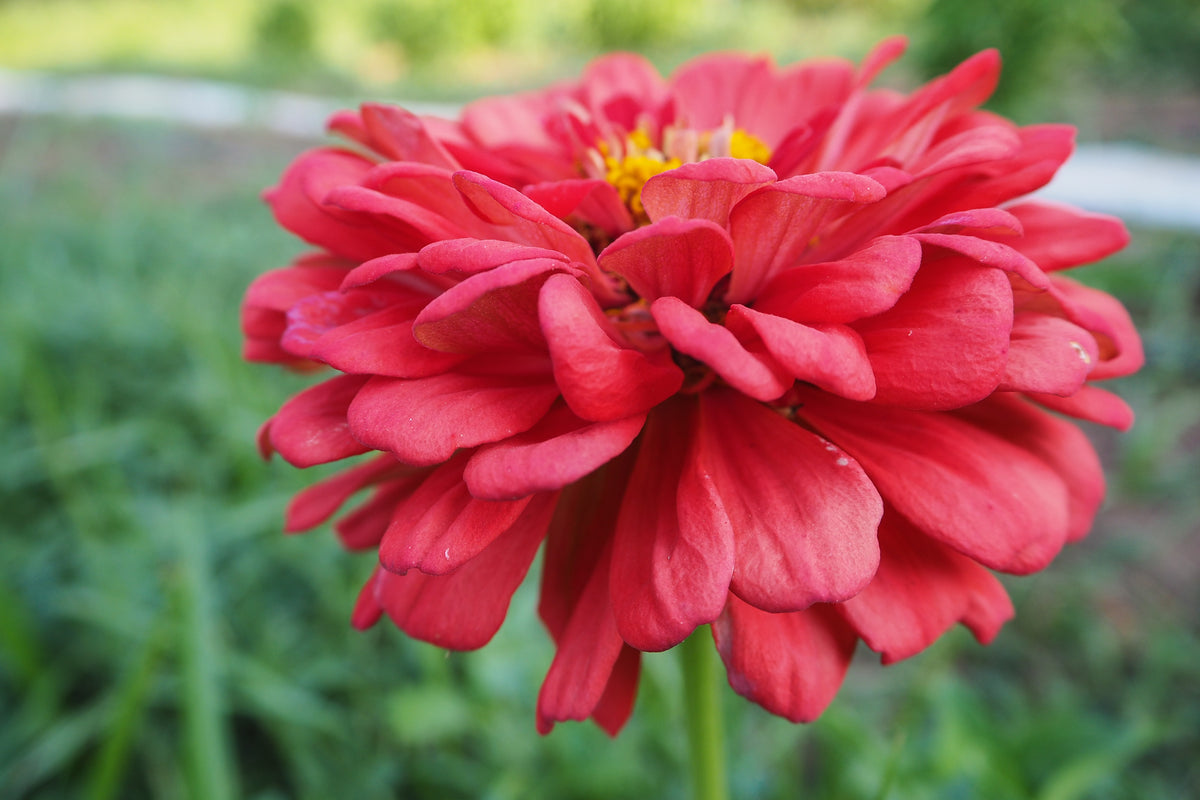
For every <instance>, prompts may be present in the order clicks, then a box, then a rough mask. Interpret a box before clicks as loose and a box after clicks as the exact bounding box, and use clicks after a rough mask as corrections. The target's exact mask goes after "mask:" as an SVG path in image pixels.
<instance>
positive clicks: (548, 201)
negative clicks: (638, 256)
mask: <svg viewBox="0 0 1200 800" xmlns="http://www.w3.org/2000/svg"><path fill="white" fill-rule="evenodd" d="M522 193H523V194H524V195H525V196H526V197H528V198H529V199H530V200H533V201H534V202H535V203H537V204H538V205H540V206H541V207H542V208H544V209H546V210H547V211H549V212H550V213H551V214H553V215H554V216H556V217H558V218H559V219H561V220H566V219H567V218H568V217H571V216H572V215H574V216H576V217H578V218H581V219H583V220H585V221H586V222H589V223H591V224H592V225H595V226H596V227H598V228H600V229H601V230H602V231H604V232H605V233H607V234H609V235H612V236H615V235H618V234H620V233H622V232H623V231H627V230H629V229H630V228H632V227H633V217H632V216H630V214H629V209H628V208H626V207H625V204H624V203H623V202H622V201H621V195H620V194H618V193H617V190H616V189H615V188H613V185H612V184H611V183H609V182H608V181H606V180H603V179H601V178H577V179H574V180H565V181H550V182H548V183H538V184H534V185H533V186H526V187H525V188H524V189H523V190H522Z"/></svg>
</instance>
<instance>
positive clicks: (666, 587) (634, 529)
mask: <svg viewBox="0 0 1200 800" xmlns="http://www.w3.org/2000/svg"><path fill="white" fill-rule="evenodd" d="M685 403H686V404H685ZM695 426H696V411H695V407H694V406H693V405H692V404H691V403H690V402H688V401H681V402H678V403H676V404H673V405H672V406H665V407H663V408H662V409H658V410H656V411H655V413H654V414H652V415H651V416H650V418H649V419H648V420H647V422H646V430H645V431H644V432H643V434H642V437H641V445H640V450H639V452H638V460H637V465H636V466H635V467H634V470H633V476H632V477H631V478H630V480H629V485H628V487H626V489H625V497H624V499H623V501H622V503H621V512H620V515H619V516H618V517H617V525H616V529H615V533H614V539H613V553H612V577H611V581H610V592H611V594H612V607H613V615H614V616H615V618H616V624H617V629H618V630H619V631H620V633H621V638H622V639H624V640H625V641H626V642H628V643H629V644H630V645H632V646H633V647H636V648H637V649H638V650H650V651H659V650H666V649H667V648H669V647H674V646H675V645H677V644H679V643H680V642H682V641H683V640H684V639H686V638H687V637H688V635H689V634H690V633H691V632H692V631H693V630H695V628H696V626H697V625H703V624H705V623H708V622H712V621H713V620H714V619H716V617H717V615H718V614H720V613H721V608H722V607H723V606H724V604H725V596H726V594H727V593H728V591H729V580H730V578H731V577H732V575H733V566H734V550H733V531H732V529H731V527H730V523H729V519H728V518H727V517H726V515H725V513H724V510H723V508H722V505H721V499H720V498H719V497H718V496H717V493H716V489H715V486H714V484H713V481H712V478H711V477H710V476H709V475H708V473H707V472H706V470H705V469H704V467H703V466H702V465H700V464H698V463H697V462H696V461H695V459H693V458H691V457H689V455H688V450H689V447H690V444H689V443H690V442H691V441H692V440H693V439H694V436H695Z"/></svg>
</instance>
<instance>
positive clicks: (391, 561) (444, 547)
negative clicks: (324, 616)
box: [379, 454, 536, 575]
mask: <svg viewBox="0 0 1200 800" xmlns="http://www.w3.org/2000/svg"><path fill="white" fill-rule="evenodd" d="M467 458H468V456H466V455H465V454H460V455H459V457H457V458H454V459H452V460H451V461H449V462H447V463H445V464H443V465H441V466H440V467H438V468H437V469H436V470H434V471H433V472H432V473H430V475H429V476H428V477H427V478H426V479H425V480H424V482H422V483H421V485H420V487H418V488H417V489H416V491H414V492H413V493H412V494H411V495H410V496H409V497H408V499H407V500H405V501H404V502H403V503H401V504H400V505H399V506H398V507H397V508H396V510H395V513H394V514H393V516H392V521H391V524H390V525H388V529H387V532H386V533H385V534H384V536H383V541H382V542H381V543H380V545H379V563H381V564H382V565H383V566H384V568H385V569H388V570H390V571H392V572H399V573H402V574H403V573H404V572H407V571H408V570H410V569H418V570H420V571H421V572H424V573H426V574H429V575H444V574H446V573H447V572H453V571H454V570H456V569H458V568H459V567H460V566H462V564H463V563H464V562H466V561H469V560H471V559H472V558H474V557H475V556H476V555H478V553H479V551H481V550H483V548H485V547H487V546H488V545H489V544H491V543H492V542H493V541H495V539H496V538H497V537H498V536H500V535H501V534H502V533H504V532H505V531H506V530H508V529H509V528H511V527H512V526H513V525H516V524H523V523H522V522H519V521H518V518H519V517H521V516H522V514H523V513H524V512H525V510H526V507H527V506H529V505H530V497H522V498H520V499H518V500H512V501H503V502H501V501H491V500H478V499H476V498H474V497H472V496H471V494H470V492H468V491H467V487H466V484H464V483H463V480H462V473H463V466H464V465H465V463H466V460H467ZM534 510H535V511H536V508H535V509H534Z"/></svg>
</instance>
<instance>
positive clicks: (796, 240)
mask: <svg viewBox="0 0 1200 800" xmlns="http://www.w3.org/2000/svg"><path fill="white" fill-rule="evenodd" d="M647 186H649V184H647ZM885 194H886V192H885V190H884V188H883V186H881V185H880V184H879V183H877V182H876V181H874V180H873V179H871V178H868V177H867V176H865V175H858V174H855V173H852V172H820V173H814V174H810V175H797V176H796V177H794V178H788V179H786V180H782V181H778V182H776V183H773V184H771V185H770V186H766V187H764V188H762V189H760V190H758V191H757V192H755V193H754V194H752V195H750V196H748V197H746V199H745V200H742V201H741V202H740V203H738V205H737V207H736V208H734V209H733V212H732V213H731V214H730V217H729V229H730V235H731V236H732V238H733V247H734V268H733V279H732V281H731V282H730V284H729V293H728V294H727V295H726V299H727V300H728V301H729V302H731V303H746V302H749V301H751V300H753V299H754V298H755V297H757V296H758V293H759V291H760V290H761V289H762V287H763V286H765V285H766V284H767V283H768V282H769V281H770V280H771V279H772V278H774V277H775V276H776V275H777V274H779V273H780V272H781V271H782V270H784V269H787V268H788V267H791V266H794V265H795V264H796V263H797V262H798V261H799V260H800V257H801V255H802V254H803V253H804V251H805V250H807V249H808V248H809V246H810V245H811V244H812V241H813V238H814V236H816V234H817V232H818V230H819V229H820V228H821V225H822V223H823V222H824V221H825V219H826V217H827V216H828V215H830V214H832V213H835V212H838V211H842V210H844V209H845V208H846V207H847V206H848V205H850V204H861V203H873V202H875V201H877V200H881V199H882V198H883V197H884V195H885Z"/></svg>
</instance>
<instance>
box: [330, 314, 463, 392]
mask: <svg viewBox="0 0 1200 800" xmlns="http://www.w3.org/2000/svg"><path fill="white" fill-rule="evenodd" d="M413 314H414V312H413V310H412V309H409V308H404V307H400V308H391V309H387V310H386V311H380V312H377V313H375V314H371V315H370V316H367V317H363V318H362V319H359V320H357V321H355V322H351V323H348V324H346V325H342V326H341V327H339V328H335V329H334V330H331V331H328V332H327V333H325V334H324V335H322V336H321V338H320V339H319V340H318V341H317V342H316V344H315V345H314V346H313V348H312V357H313V358H316V359H320V360H321V361H324V362H325V363H326V364H328V365H329V366H331V367H334V368H335V369H339V370H341V371H342V372H348V373H352V374H360V375H362V374H366V375H385V376H388V377H391V378H425V377H428V376H430V375H438V374H440V373H442V372H445V371H446V370H448V369H451V368H452V367H454V366H455V365H456V364H458V363H460V362H461V361H463V359H464V358H466V356H464V355H461V354H458V353H444V352H441V351H439V350H431V349H429V348H428V347H426V346H425V345H423V344H421V343H420V342H418V341H417V340H416V339H415V338H414V337H413Z"/></svg>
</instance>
